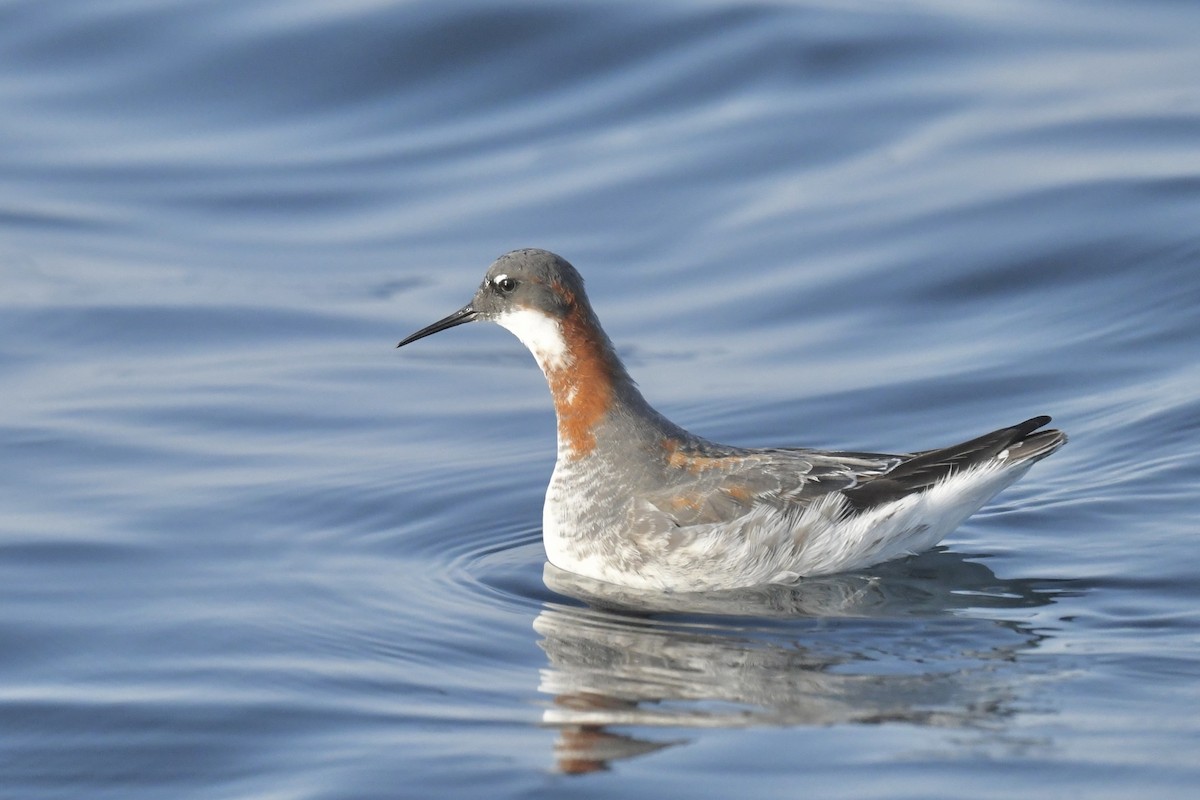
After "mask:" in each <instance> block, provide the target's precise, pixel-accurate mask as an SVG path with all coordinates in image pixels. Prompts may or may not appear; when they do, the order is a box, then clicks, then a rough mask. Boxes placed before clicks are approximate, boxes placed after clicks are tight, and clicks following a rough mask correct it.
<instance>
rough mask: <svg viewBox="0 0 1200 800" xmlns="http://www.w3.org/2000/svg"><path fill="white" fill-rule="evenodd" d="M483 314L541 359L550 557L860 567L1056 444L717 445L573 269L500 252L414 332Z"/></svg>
mask: <svg viewBox="0 0 1200 800" xmlns="http://www.w3.org/2000/svg"><path fill="white" fill-rule="evenodd" d="M474 320H491V321H492V322H495V323H497V324H499V325H501V326H502V327H504V328H507V329H508V330H509V331H511V332H512V333H514V334H515V335H516V336H517V338H518V339H520V340H521V341H522V342H523V343H524V344H525V346H526V347H528V348H529V350H530V351H531V352H532V353H533V355H534V358H536V359H537V362H538V365H539V366H540V367H541V368H542V372H543V373H545V375H546V380H547V382H548V383H549V384H550V394H551V395H552V396H553V398H554V410H555V412H556V413H557V415H558V461H557V463H556V464H555V467H554V475H553V477H551V479H550V486H549V488H548V489H547V491H546V504H545V507H544V511H543V522H542V536H543V541H544V542H545V546H546V555H547V557H548V558H549V560H550V562H551V563H553V564H554V565H555V566H557V567H559V568H561V569H564V570H568V571H570V572H574V573H578V574H581V575H584V576H587V577H590V578H595V579H597V580H602V581H608V582H610V583H616V584H621V585H624V586H630V587H634V588H641V589H663V590H671V591H704V590H713V589H731V588H741V587H749V586H758V585H762V584H768V583H788V582H793V581H796V580H798V579H799V578H802V577H805V576H813V575H824V574H828V573H832V572H843V571H848V570H857V569H862V568H865V567H869V566H871V565H873V564H878V563H880V562H882V561H887V560H889V559H893V558H898V557H901V556H906V555H910V554H913V553H917V552H920V551H921V550H925V549H927V548H929V547H932V546H933V545H935V544H937V543H938V542H939V541H940V540H941V539H942V537H944V536H945V535H946V534H948V533H949V532H950V531H952V530H953V529H954V528H955V527H957V526H958V525H959V523H961V522H962V521H963V520H964V519H966V518H967V517H969V516H970V515H971V514H973V513H975V512H976V511H978V510H979V508H980V507H982V506H983V504H984V503H986V502H987V501H988V500H989V499H991V498H992V496H994V495H995V494H996V493H997V492H999V491H1000V490H1002V489H1004V488H1005V487H1007V486H1008V485H1009V484H1011V483H1013V482H1014V481H1015V480H1017V479H1018V478H1019V477H1021V476H1022V475H1023V474H1025V472H1026V471H1027V470H1028V469H1029V467H1030V466H1031V465H1033V463H1034V462H1036V461H1038V460H1039V459H1042V458H1044V457H1046V456H1048V455H1050V454H1051V453H1053V452H1054V451H1055V450H1057V449H1058V448H1059V447H1061V446H1062V445H1063V443H1064V442H1066V440H1067V437H1066V435H1065V434H1063V433H1062V432H1060V431H1057V430H1041V431H1039V430H1038V429H1039V428H1041V427H1042V426H1044V425H1045V424H1046V423H1048V422H1049V421H1050V418H1049V417H1044V416H1042V417H1034V418H1032V419H1029V420H1026V421H1025V422H1022V423H1020V424H1019V425H1013V426H1012V427H1009V428H1001V429H1000V430H997V431H993V432H992V433H988V434H984V435H983V436H980V437H978V438H976V439H971V440H970V441H968V442H963V443H962V444H957V445H953V446H951V447H943V448H938V449H935V450H924V451H920V452H915V453H908V454H904V455H887V454H880V453H849V452H829V451H822V450H807V449H800V448H796V449H793V448H768V449H757V448H745V447H730V446H727V445H722V444H716V443H714V442H710V441H708V440H706V439H702V438H700V437H699V436H695V435H693V434H691V433H688V432H687V431H685V430H683V429H682V428H680V427H679V426H678V425H675V424H674V423H672V422H670V421H669V420H667V419H666V418H665V417H663V416H662V415H661V414H659V413H658V412H657V411H655V410H654V409H653V408H651V407H650V405H649V404H648V403H647V402H646V401H645V400H644V399H643V398H642V395H641V393H640V392H639V391H638V390H637V387H636V386H635V385H634V382H633V380H632V379H631V378H630V377H629V373H628V372H626V371H625V367H624V365H623V364H622V363H621V360H620V359H619V358H618V357H617V354H616V351H615V350H614V348H613V345H612V342H611V341H609V338H608V336H607V335H605V333H604V330H603V329H602V328H601V327H600V323H599V321H598V320H597V319H596V315H595V313H594V312H593V311H592V307H591V305H590V304H589V303H588V300H587V296H586V295H585V294H584V290H583V278H581V277H580V275H579V273H578V272H576V271H575V268H574V267H572V266H571V265H570V264H568V263H567V262H566V261H565V260H564V259H562V258H560V257H559V256H556V255H554V254H553V253H548V252H546V251H545V250H532V249H530V250H516V251H514V252H511V253H508V254H507V255H504V256H502V257H500V258H499V259H498V260H497V261H496V262H495V263H494V264H492V265H491V267H489V268H488V271H487V274H486V275H485V276H484V279H483V284H482V285H481V286H480V287H479V290H478V291H477V292H476V293H475V297H474V298H473V299H472V300H471V302H470V303H469V304H467V305H466V306H463V307H462V308H461V309H459V310H458V311H455V312H454V313H453V314H451V315H450V316H448V317H446V318H445V319H442V320H439V321H438V322H435V323H433V324H432V325H430V326H428V327H426V328H422V329H421V330H419V331H417V332H416V333H414V334H413V335H411V336H409V337H408V338H407V339H405V340H404V341H402V342H400V344H399V345H398V346H399V347H403V346H404V345H406V344H409V343H410V342H415V341H416V340H417V339H421V338H424V337H426V336H429V335H430V334H433V333H437V332H438V331H443V330H446V329H447V328H452V327H454V326H456V325H461V324H463V323H466V322H472V321H474Z"/></svg>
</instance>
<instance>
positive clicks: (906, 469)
mask: <svg viewBox="0 0 1200 800" xmlns="http://www.w3.org/2000/svg"><path fill="white" fill-rule="evenodd" d="M1049 421H1050V417H1046V416H1041V417H1033V418H1032V419H1027V420H1025V421H1024V422H1022V423H1020V424H1018V425H1013V426H1012V427H1009V428H1001V429H1000V430H996V431H992V432H991V433H985V434H984V435H983V436H980V437H977V438H975V439H971V440H970V441H966V442H963V443H961V444H956V445H951V446H950V447H943V448H941V449H938V450H926V451H923V452H920V453H914V454H913V455H912V456H911V457H909V458H906V459H905V460H903V461H901V462H900V464H898V465H897V466H896V467H895V468H893V469H891V470H889V471H888V472H886V473H884V474H882V475H880V476H878V477H875V478H870V479H867V480H864V481H863V482H862V483H860V484H859V485H858V486H855V487H852V488H850V489H847V490H845V492H844V495H845V497H846V499H847V500H848V501H849V503H850V510H851V513H854V512H859V511H865V510H867V509H870V508H874V507H875V506H878V505H880V504H883V503H888V502H891V501H893V500H898V499H900V498H901V497H904V496H905V495H908V494H912V493H914V492H923V491H925V490H926V489H928V488H930V487H931V486H933V485H934V484H936V483H939V482H940V481H942V480H945V479H946V478H948V477H950V476H951V475H953V474H955V473H957V472H961V471H963V470H966V469H970V468H972V467H975V466H979V465H980V464H984V463H986V462H988V461H991V460H992V459H994V458H996V457H997V456H998V455H1000V453H1002V452H1004V451H1005V450H1007V451H1008V456H1007V460H1008V462H1009V463H1013V464H1016V463H1020V462H1026V461H1033V460H1036V459H1039V458H1043V457H1045V456H1048V455H1049V454H1050V453H1053V452H1054V451H1055V450H1057V449H1058V448H1059V447H1061V446H1062V444H1063V443H1064V442H1066V440H1067V437H1066V434H1064V433H1062V432H1061V431H1056V430H1047V431H1042V432H1040V433H1034V431H1036V430H1037V429H1038V428H1040V427H1042V426H1043V425H1045V424H1046V423H1048V422H1049Z"/></svg>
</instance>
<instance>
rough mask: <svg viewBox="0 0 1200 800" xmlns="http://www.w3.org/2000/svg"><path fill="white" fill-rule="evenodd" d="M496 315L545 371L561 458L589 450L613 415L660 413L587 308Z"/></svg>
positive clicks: (645, 416)
mask: <svg viewBox="0 0 1200 800" xmlns="http://www.w3.org/2000/svg"><path fill="white" fill-rule="evenodd" d="M496 321H497V322H498V323H499V324H500V325H502V326H503V327H505V328H507V329H508V330H509V331H511V332H512V333H513V334H515V335H516V336H517V338H519V339H520V340H521V341H522V343H524V344H525V346H526V347H527V348H529V351H530V352H531V353H533V356H534V358H535V359H537V362H538V366H540V367H541V368H542V372H543V373H544V374H545V376H546V382H547V384H549V386H550V395H551V397H552V398H553V399H554V411H555V414H556V415H557V417H558V452H559V457H560V458H565V459H567V460H571V461H574V460H578V459H581V458H584V457H585V456H588V455H590V454H592V453H593V452H594V451H595V450H596V447H597V438H598V436H599V434H600V429H601V427H602V426H603V425H604V423H605V422H606V421H608V420H611V419H612V418H613V417H614V415H619V416H621V417H622V418H623V419H644V420H647V421H651V420H657V419H659V417H658V415H657V413H655V412H654V411H653V409H651V408H650V407H649V405H647V403H646V401H645V400H644V399H643V398H642V395H641V393H640V392H639V391H638V389H637V386H636V385H635V384H634V382H633V379H632V378H630V377H629V373H628V372H627V371H626V370H625V367H624V365H623V364H621V360H620V359H619V358H618V357H617V353H616V350H615V349H614V348H613V345H612V342H611V341H610V340H609V338H608V336H607V335H605V333H604V331H603V329H602V328H601V327H600V325H599V323H598V322H597V321H596V318H595V315H594V314H593V313H591V311H590V309H588V308H586V307H584V306H582V305H575V306H573V307H572V308H571V309H570V310H569V311H568V312H567V313H566V314H565V315H564V316H562V317H551V316H548V315H546V314H543V313H541V312H538V311H534V310H530V309H522V310H518V311H515V312H509V313H507V314H504V315H502V316H501V317H500V318H498V319H497V320H496ZM622 412H625V413H622Z"/></svg>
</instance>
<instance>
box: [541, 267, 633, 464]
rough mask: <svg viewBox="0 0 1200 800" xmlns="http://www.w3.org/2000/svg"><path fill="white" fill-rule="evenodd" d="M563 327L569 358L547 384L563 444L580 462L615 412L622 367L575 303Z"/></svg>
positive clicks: (548, 375) (549, 372)
mask: <svg viewBox="0 0 1200 800" xmlns="http://www.w3.org/2000/svg"><path fill="white" fill-rule="evenodd" d="M556 288H558V287H556ZM573 299H574V298H571V300H573ZM560 324H561V326H562V336H563V341H565V342H566V345H567V357H566V359H565V363H564V364H563V365H562V366H561V367H556V368H552V369H549V370H547V372H546V380H547V382H548V383H549V384H550V394H551V395H552V396H553V398H554V411H555V412H556V413H557V415H558V439H559V442H560V443H562V444H563V445H564V446H565V450H566V452H567V454H568V455H569V457H570V458H572V459H579V458H582V457H583V456H586V455H587V454H589V453H591V452H592V451H593V450H594V449H595V448H596V426H597V425H599V424H600V422H601V421H602V420H603V419H604V416H605V414H607V413H608V410H609V409H610V408H612V404H613V399H614V394H615V383H616V380H617V376H618V375H619V374H620V371H621V367H620V365H619V363H618V362H617V357H616V355H614V354H613V352H612V350H611V349H610V347H609V344H608V341H607V339H605V338H604V334H603V333H601V332H600V331H599V328H598V326H597V325H596V324H595V323H594V322H592V321H591V320H589V319H588V318H587V317H586V316H585V315H584V312H583V311H582V310H581V309H580V308H579V305H578V304H576V303H574V302H572V303H571V305H570V310H569V311H568V312H567V314H566V316H564V317H563V318H562V320H561V322H560Z"/></svg>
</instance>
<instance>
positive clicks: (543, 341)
mask: <svg viewBox="0 0 1200 800" xmlns="http://www.w3.org/2000/svg"><path fill="white" fill-rule="evenodd" d="M493 321H494V322H495V323H496V324H497V325H499V326H500V327H502V328H504V329H505V330H507V331H509V332H511V333H512V334H513V335H514V336H516V337H517V338H518V339H520V340H521V344H523V345H525V346H526V347H527V348H529V352H531V353H533V357H534V358H536V359H537V362H538V366H539V367H541V368H542V372H543V373H547V374H548V373H549V372H550V371H551V370H556V369H561V368H563V367H565V366H566V365H567V360H568V355H569V354H568V351H567V340H566V339H564V338H563V331H562V325H561V324H560V323H559V322H558V320H556V319H554V318H553V317H549V316H547V315H545V314H543V313H542V312H540V311H535V310H534V309H532V308H516V309H514V310H512V311H505V312H504V313H503V314H498V315H497V316H495V317H493Z"/></svg>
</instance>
